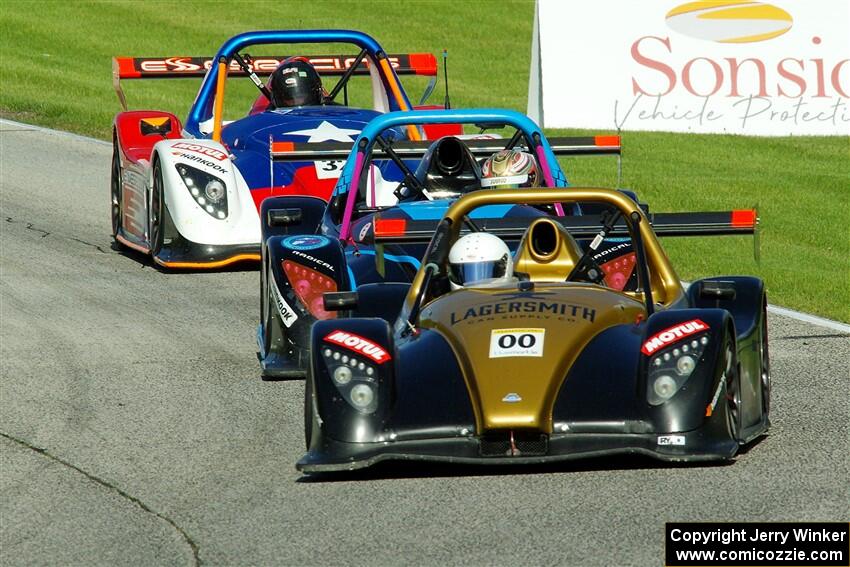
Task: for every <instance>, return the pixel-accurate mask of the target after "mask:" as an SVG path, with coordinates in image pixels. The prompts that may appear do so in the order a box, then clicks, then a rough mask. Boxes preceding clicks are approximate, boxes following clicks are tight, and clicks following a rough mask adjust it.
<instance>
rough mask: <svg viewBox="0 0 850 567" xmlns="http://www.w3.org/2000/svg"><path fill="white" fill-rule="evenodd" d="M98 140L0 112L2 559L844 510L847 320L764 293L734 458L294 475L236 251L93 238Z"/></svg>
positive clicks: (646, 527)
mask: <svg viewBox="0 0 850 567" xmlns="http://www.w3.org/2000/svg"><path fill="white" fill-rule="evenodd" d="M110 151H111V150H110V147H109V146H108V145H107V144H103V143H96V142H93V141H90V140H85V139H82V138H77V137H72V136H67V135H59V134H56V133H49V132H44V131H39V130H35V129H29V128H27V127H24V126H21V125H14V124H9V123H2V124H0V155H2V161H1V162H0V168H1V169H0V183H2V191H0V209H2V217H0V229H2V233H1V234H0V236H1V238H0V262H1V263H0V270H1V271H0V317H1V319H0V321H2V327H1V329H2V333H0V341H1V342H0V355H2V367H1V368H2V382H0V387H1V388H2V390H0V394H1V395H2V396H1V397H0V402H2V411H0V563H2V564H3V565H17V564H66V565H71V564H74V565H82V564H85V565H91V564H131V565H187V564H189V565H190V564H197V563H206V564H233V565H242V564H252V565H257V564H292V565H304V564H311V565H312V564H365V565H397V564H434V565H437V564H439V565H460V564H463V565H478V564H498V565H550V564H556V565H653V566H657V565H662V564H663V550H664V536H663V534H664V531H663V530H664V522H665V521H727V520H728V521H732V520H735V521H797V520H811V521H814V520H842V521H847V520H848V517H850V510H848V502H850V488H848V487H849V486H850V483H848V479H850V475H848V461H849V460H848V454H850V446H848V445H850V431H848V421H850V420H849V419H848V415H850V396H848V392H850V378H848V360H850V341H848V335H846V334H844V333H842V332H840V330H838V331H837V330H835V329H829V328H824V327H819V326H814V325H811V324H808V323H802V322H799V321H795V320H793V319H789V318H786V317H781V316H777V315H771V317H770V333H771V355H772V365H773V381H774V395H773V411H772V416H773V428H772V429H771V431H770V434H769V435H768V436H766V437H764V438H762V439H761V441H760V442H758V443H756V444H754V445H753V446H751V447H750V448H749V449H748V450H747V451H746V452H745V453H743V454H741V455H740V456H739V457H738V458H737V459H736V460H735V461H734V462H732V463H731V464H726V465H719V466H718V465H715V466H704V465H702V466H670V465H665V464H659V463H656V462H654V461H651V460H646V459H642V458H641V459H637V458H621V459H602V460H593V461H585V462H573V463H568V464H562V465H558V466H543V467H533V468H513V467H512V468H482V467H450V466H423V465H416V466H401V465H391V466H381V467H380V468H377V469H374V470H373V471H371V472H368V473H360V474H357V475H355V476H350V475H349V476H343V477H336V476H334V477H322V478H319V479H314V478H312V477H311V478H307V477H303V476H301V475H300V474H299V473H298V472H297V471H296V470H295V468H294V463H295V461H296V460H297V459H298V458H299V457H300V456H301V454H302V448H303V437H302V435H303V433H302V427H303V421H302V420H303V418H302V407H303V406H302V403H303V402H302V395H303V384H302V383H300V382H283V383H264V382H262V381H260V380H259V367H258V364H257V360H256V358H255V346H254V329H255V325H256V320H257V312H258V305H257V303H258V302H257V293H258V287H259V286H258V276H257V273H256V272H255V271H253V270H242V271H223V272H216V273H200V274H199V273H182V274H171V273H164V272H162V271H160V270H158V269H156V268H154V267H152V266H151V264H150V262H148V261H146V260H144V259H143V258H141V257H139V256H138V255H135V254H125V253H120V252H117V251H115V250H113V248H112V247H111V237H110V234H109V208H108V175H109V160H110Z"/></svg>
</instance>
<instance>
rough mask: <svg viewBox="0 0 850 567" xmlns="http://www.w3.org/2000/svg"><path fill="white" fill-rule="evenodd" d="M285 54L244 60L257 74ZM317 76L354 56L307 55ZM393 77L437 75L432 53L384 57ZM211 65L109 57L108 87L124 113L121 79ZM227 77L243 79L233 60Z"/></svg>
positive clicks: (182, 74) (193, 73)
mask: <svg viewBox="0 0 850 567" xmlns="http://www.w3.org/2000/svg"><path fill="white" fill-rule="evenodd" d="M289 57H290V56H288V55H264V56H260V57H253V58H250V59H249V58H246V63H248V66H249V67H250V68H251V70H252V71H254V72H255V73H257V74H263V73H269V74H270V73H271V72H272V71H274V70H275V69H276V68H277V66H278V65H280V63H281V62H282V61H284V60H285V59H287V58H289ZM306 58H307V59H308V60H309V61H310V63H311V64H313V66H314V67H315V68H316V70H317V71H318V72H319V74H320V75H325V76H339V75H342V74H344V73H345V72H346V71H347V70H348V69H349V67H351V65H352V64H353V63H354V61H355V60H356V59H357V56H356V55H310V56H306ZM387 58H388V59H389V61H390V64H391V65H392V67H393V69H394V70H395V72H396V74H397V75H424V76H427V77H434V78H436V76H437V58H436V57H435V56H434V54H433V53H396V54H393V55H388V56H387ZM212 65H213V58H212V57H113V58H112V85H113V87H114V88H115V92H116V93H118V99H119V100H120V101H121V106H122V107H123V108H124V109H125V110H126V109H127V101H126V98H125V97H124V92H123V89H122V88H121V79H179V78H202V77H203V76H204V75H206V74H207V71H208V70H209V69H210V67H212ZM368 73H369V62H368V61H367V60H366V59H364V60H363V61H361V63H360V65H358V66H357V68H356V69H355V70H354V74H355V75H366V74H368ZM227 74H228V76H233V77H247V76H248V73H246V72H245V71H244V70H243V69H242V68H241V67H240V66H239V64H238V63H237V62H236V61H231V62H230V66H229V68H228V71H227Z"/></svg>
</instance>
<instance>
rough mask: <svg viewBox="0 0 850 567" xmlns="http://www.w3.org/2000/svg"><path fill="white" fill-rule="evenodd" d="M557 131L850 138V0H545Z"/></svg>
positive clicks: (541, 10)
mask: <svg viewBox="0 0 850 567" xmlns="http://www.w3.org/2000/svg"><path fill="white" fill-rule="evenodd" d="M534 22H535V29H534V35H533V40H532V69H531V79H530V83H529V87H530V88H529V99H528V114H529V115H530V116H531V117H532V118H534V119H535V120H537V122H538V123H539V124H541V125H543V126H545V127H550V128H589V129H622V130H658V131H667V132H707V133H734V134H754V135H767V136H789V135H844V136H848V135H850V103H848V96H850V61H849V59H850V1H848V0H816V1H814V0H812V1H805V0H795V1H792V0H769V1H764V2H761V1H745V0H705V1H697V2H687V1H683V0H645V1H640V2H638V1H636V0H593V1H590V0H585V1H578V0H570V1H563V0H537V7H536V13H535V20H534Z"/></svg>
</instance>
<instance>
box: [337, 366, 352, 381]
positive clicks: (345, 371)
mask: <svg viewBox="0 0 850 567" xmlns="http://www.w3.org/2000/svg"><path fill="white" fill-rule="evenodd" d="M334 382H336V383H337V384H348V383H349V382H351V369H350V368H349V367H347V366H338V367H337V369H336V370H334Z"/></svg>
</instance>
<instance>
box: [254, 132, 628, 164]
mask: <svg viewBox="0 0 850 567" xmlns="http://www.w3.org/2000/svg"><path fill="white" fill-rule="evenodd" d="M548 140H549V145H550V146H551V147H552V152H553V153H554V154H555V155H559V156H576V155H616V156H619V155H620V153H621V147H620V136H586V137H573V138H548ZM433 142H434V140H425V141H422V142H412V141H406V140H401V141H398V142H395V143H393V144H392V149H393V151H394V152H395V153H396V155H398V156H399V157H402V158H411V159H413V158H422V157H423V156H424V155H425V152H426V151H427V150H428V148H429V147H430V146H431V144H432V143H433ZM463 142H464V144H466V146H467V147H468V148H469V150H470V151H471V152H472V155H474V156H475V157H488V156H490V155H492V154H494V153H496V152H498V151H499V150H503V149H505V140H504V139H503V138H493V139H471V140H464V141H463ZM353 147H354V144H353V143H351V142H318V143H312V144H309V143H295V142H272V143H271V145H270V146H269V151H270V152H271V157H272V159H273V160H276V161H317V160H333V159H346V158H347V157H348V155H349V154H350V153H351V148H353ZM518 147H520V146H518ZM372 155H373V156H374V157H380V158H387V157H389V156H388V155H387V153H386V152H385V151H384V150H383V149H381V148H379V147H375V148H374V149H373V151H372Z"/></svg>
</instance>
